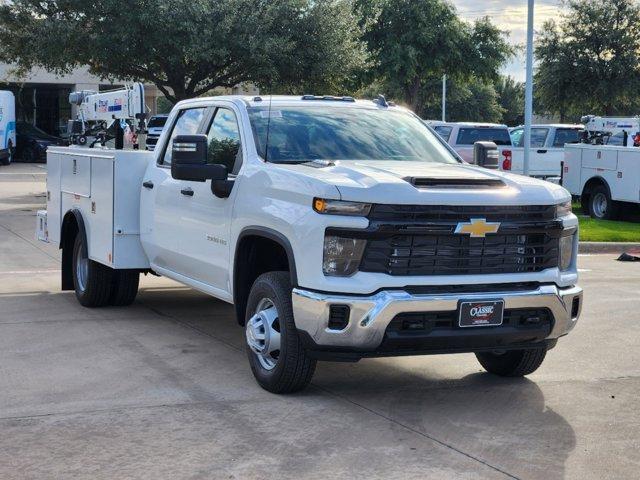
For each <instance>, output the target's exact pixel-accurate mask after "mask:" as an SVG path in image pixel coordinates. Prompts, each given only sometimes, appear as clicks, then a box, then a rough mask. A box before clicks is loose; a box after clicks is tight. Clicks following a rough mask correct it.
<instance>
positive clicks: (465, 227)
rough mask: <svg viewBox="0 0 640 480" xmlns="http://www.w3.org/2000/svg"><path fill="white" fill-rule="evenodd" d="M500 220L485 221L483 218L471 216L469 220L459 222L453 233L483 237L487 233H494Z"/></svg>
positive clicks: (498, 226)
mask: <svg viewBox="0 0 640 480" xmlns="http://www.w3.org/2000/svg"><path fill="white" fill-rule="evenodd" d="M499 228H500V222H487V221H486V220H485V219H484V218H472V219H471V221H470V222H460V223H458V226H457V227H456V232H455V233H460V234H468V235H469V236H470V237H471V238H484V237H485V235H486V234H487V233H496V232H497V231H498V229H499Z"/></svg>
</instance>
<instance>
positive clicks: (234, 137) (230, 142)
mask: <svg viewBox="0 0 640 480" xmlns="http://www.w3.org/2000/svg"><path fill="white" fill-rule="evenodd" d="M207 139H208V148H207V163H211V164H222V165H226V166H227V169H228V171H229V172H230V173H233V174H237V173H238V171H239V170H240V166H241V163H242V160H241V157H242V151H241V149H240V129H239V128H238V122H237V121H236V115H235V114H234V113H233V111H232V110H230V109H228V108H218V109H217V110H216V113H215V115H214V117H213V121H212V122H211V126H210V127H209V131H208V132H207Z"/></svg>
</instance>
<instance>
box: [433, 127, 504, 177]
mask: <svg viewBox="0 0 640 480" xmlns="http://www.w3.org/2000/svg"><path fill="white" fill-rule="evenodd" d="M427 123H428V125H429V126H430V127H431V128H433V129H434V130H435V131H436V132H437V133H438V135H440V136H441V137H442V138H443V140H444V141H445V142H447V143H448V144H449V145H451V148H453V149H454V150H455V151H456V153H457V154H458V155H460V157H462V159H463V160H464V161H465V162H467V163H475V159H474V144H475V143H476V142H493V143H495V144H496V146H497V147H498V152H499V158H498V164H499V166H502V165H503V164H504V162H505V161H508V162H510V161H511V150H512V146H511V137H510V136H509V128H507V126H506V125H500V124H497V123H473V122H438V121H429V122H427Z"/></svg>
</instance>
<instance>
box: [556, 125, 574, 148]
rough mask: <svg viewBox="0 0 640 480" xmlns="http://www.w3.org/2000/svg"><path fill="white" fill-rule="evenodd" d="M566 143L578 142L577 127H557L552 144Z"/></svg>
mask: <svg viewBox="0 0 640 480" xmlns="http://www.w3.org/2000/svg"><path fill="white" fill-rule="evenodd" d="M567 143H580V130H578V129H577V128H558V129H557V130H556V138H555V139H554V140H553V146H554V147H564V146H565V145H566V144H567Z"/></svg>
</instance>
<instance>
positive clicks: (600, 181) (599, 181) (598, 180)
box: [580, 175, 611, 203]
mask: <svg viewBox="0 0 640 480" xmlns="http://www.w3.org/2000/svg"><path fill="white" fill-rule="evenodd" d="M598 185H603V186H604V188H606V189H607V193H608V194H609V197H611V189H610V188H609V184H608V183H607V181H606V180H605V179H604V178H602V177H601V176H600V175H598V176H595V177H591V178H590V179H589V180H587V182H586V183H585V184H584V187H583V188H582V195H581V197H580V199H581V201H582V202H583V203H588V202H589V198H590V197H591V192H592V191H593V189H594V188H595V187H596V186H598Z"/></svg>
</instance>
